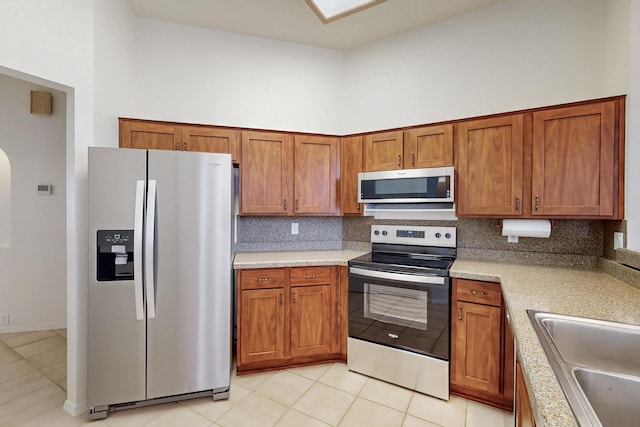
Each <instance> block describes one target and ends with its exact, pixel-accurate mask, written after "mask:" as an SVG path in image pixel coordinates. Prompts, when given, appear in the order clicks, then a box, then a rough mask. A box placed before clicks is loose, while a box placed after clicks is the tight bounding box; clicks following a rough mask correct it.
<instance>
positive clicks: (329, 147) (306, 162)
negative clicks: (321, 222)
mask: <svg viewBox="0 0 640 427" xmlns="http://www.w3.org/2000/svg"><path fill="white" fill-rule="evenodd" d="M339 148H340V139H339V138H334V137H327V136H311V135H295V137H294V158H295V164H294V175H295V180H294V194H295V202H294V207H293V213H294V214H295V215H339V214H340V200H339V195H340V191H339V188H338V178H339V176H340V163H339Z"/></svg>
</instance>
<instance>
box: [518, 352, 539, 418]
mask: <svg viewBox="0 0 640 427" xmlns="http://www.w3.org/2000/svg"><path fill="white" fill-rule="evenodd" d="M516 426H517V427H535V426H536V420H535V418H534V417H533V409H532V408H531V402H530V400H529V392H527V385H526V384H525V382H524V376H523V374H522V367H521V366H520V363H519V362H518V363H516Z"/></svg>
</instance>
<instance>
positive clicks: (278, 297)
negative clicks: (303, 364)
mask: <svg viewBox="0 0 640 427" xmlns="http://www.w3.org/2000/svg"><path fill="white" fill-rule="evenodd" d="M283 304H284V288H276V289H258V290H248V291H241V306H240V320H239V334H240V336H239V337H238V338H239V339H238V344H239V346H238V347H239V349H240V356H239V359H240V362H239V364H246V363H251V362H260V361H264V360H277V359H283V358H284V335H285V311H284V305H283Z"/></svg>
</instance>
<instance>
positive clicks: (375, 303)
mask: <svg viewBox="0 0 640 427" xmlns="http://www.w3.org/2000/svg"><path fill="white" fill-rule="evenodd" d="M428 296H429V295H428V291H427V290H426V289H405V288H396V287H391V286H385V285H376V284H371V283H365V284H364V317H366V318H369V319H374V320H378V321H380V322H384V323H390V324H393V325H398V326H409V327H411V328H413V329H418V330H421V331H426V330H427V318H428V317H427V307H428V300H429V298H428Z"/></svg>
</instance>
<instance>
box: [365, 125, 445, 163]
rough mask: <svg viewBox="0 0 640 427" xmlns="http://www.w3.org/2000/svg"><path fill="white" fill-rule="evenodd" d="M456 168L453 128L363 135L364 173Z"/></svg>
mask: <svg viewBox="0 0 640 427" xmlns="http://www.w3.org/2000/svg"><path fill="white" fill-rule="evenodd" d="M451 165H453V125H452V124H446V125H434V126H424V127H420V128H413V129H408V130H405V131H404V132H402V131H395V132H384V133H374V134H368V135H365V136H364V170H365V171H368V172H371V171H383V170H393V169H413V168H426V167H440V166H451Z"/></svg>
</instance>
